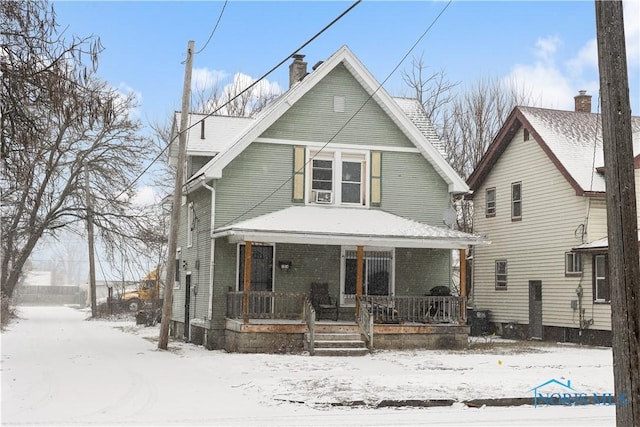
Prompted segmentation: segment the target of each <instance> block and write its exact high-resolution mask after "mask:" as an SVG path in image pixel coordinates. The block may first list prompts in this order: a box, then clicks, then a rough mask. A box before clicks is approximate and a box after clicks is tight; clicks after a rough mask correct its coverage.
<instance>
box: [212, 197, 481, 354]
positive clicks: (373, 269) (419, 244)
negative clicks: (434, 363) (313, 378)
mask: <svg viewBox="0 0 640 427" xmlns="http://www.w3.org/2000/svg"><path fill="white" fill-rule="evenodd" d="M212 237H214V238H216V239H219V238H226V240H227V241H228V243H229V244H236V245H238V251H237V265H238V267H237V271H238V279H237V286H236V289H235V290H233V289H229V290H228V292H226V313H225V348H226V349H227V350H229V351H255V352H258V351H259V352H263V351H269V352H273V351H276V352H277V351H280V352H282V351H286V352H290V351H298V350H303V349H307V350H309V351H310V352H311V353H312V354H313V352H314V341H315V337H314V335H315V334H316V332H317V330H318V329H326V328H328V327H329V325H334V326H338V325H339V326H340V327H341V328H342V329H345V330H346V329H349V330H350V331H351V332H353V333H357V334H358V335H360V336H361V337H362V338H363V340H364V341H365V343H366V345H367V347H368V348H369V349H370V350H373V349H374V348H376V349H381V348H452V347H461V346H464V345H466V341H467V335H468V332H469V331H468V327H467V326H466V289H465V287H464V283H465V282H466V280H465V279H464V278H462V280H461V281H460V283H461V284H462V286H461V287H460V289H458V290H456V292H455V295H451V294H449V293H445V294H434V293H432V292H431V291H432V290H433V289H437V288H447V289H448V285H450V283H451V274H452V272H451V269H452V267H451V251H452V250H458V251H459V252H460V259H461V264H462V265H461V266H460V272H461V274H462V275H464V272H465V271H466V267H465V265H464V262H465V258H466V257H465V253H466V252H465V249H466V248H467V247H468V246H469V245H474V244H478V243H482V242H483V239H482V238H480V237H478V236H473V235H470V234H466V233H461V232H458V231H455V230H451V229H449V228H445V227H433V226H429V225H426V224H422V223H419V222H416V221H412V220H409V219H406V218H402V217H399V216H396V215H392V214H389V213H386V212H384V211H380V210H367V209H346V208H318V207H308V206H306V207H293V208H288V209H284V210H282V211H278V212H274V213H271V214H267V215H263V216H261V217H257V218H254V219H251V220H247V221H243V222H240V223H237V224H235V225H231V226H228V227H225V228H220V229H217V230H215V231H214V233H213V234H212ZM314 248H315V249H314ZM276 252H277V255H276ZM227 253H228V252H227ZM316 285H325V286H324V289H325V292H326V295H325V298H324V299H323V300H322V301H319V300H318V298H317V296H316V295H314V293H313V292H312V290H313V289H314V287H315V286H316Z"/></svg>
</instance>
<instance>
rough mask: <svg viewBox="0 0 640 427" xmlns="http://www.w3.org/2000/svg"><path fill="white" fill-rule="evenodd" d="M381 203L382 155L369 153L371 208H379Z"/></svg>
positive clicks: (377, 152) (375, 152)
mask: <svg viewBox="0 0 640 427" xmlns="http://www.w3.org/2000/svg"><path fill="white" fill-rule="evenodd" d="M381 202H382V153H381V152H380V151H372V152H371V206H374V207H380V204H381Z"/></svg>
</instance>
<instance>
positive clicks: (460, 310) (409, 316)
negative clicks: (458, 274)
mask: <svg viewBox="0 0 640 427" xmlns="http://www.w3.org/2000/svg"><path fill="white" fill-rule="evenodd" d="M359 298H360V299H361V300H360V301H361V304H362V305H364V306H366V307H367V309H368V311H369V313H370V314H371V316H372V317H373V320H374V322H375V323H404V322H414V323H452V324H464V323H466V320H467V310H466V300H465V298H464V297H456V296H424V297H414V296H373V295H364V296H361V297H359Z"/></svg>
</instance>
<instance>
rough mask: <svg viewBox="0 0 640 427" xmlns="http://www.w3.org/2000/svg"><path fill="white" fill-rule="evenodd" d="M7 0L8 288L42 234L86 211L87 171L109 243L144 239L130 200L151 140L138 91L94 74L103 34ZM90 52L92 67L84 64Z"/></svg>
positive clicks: (140, 213) (141, 215)
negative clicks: (64, 24)
mask: <svg viewBox="0 0 640 427" xmlns="http://www.w3.org/2000/svg"><path fill="white" fill-rule="evenodd" d="M0 7H1V9H0V11H1V12H2V17H1V18H2V19H1V22H2V24H1V25H2V37H3V44H2V72H3V79H2V110H3V115H2V167H3V173H2V193H1V203H2V208H1V209H2V212H1V213H2V224H1V225H2V227H1V228H2V262H1V281H2V292H3V293H4V294H6V295H7V296H11V295H12V294H13V291H14V289H15V287H16V284H17V283H18V281H19V279H20V276H21V273H22V270H23V268H24V266H25V263H26V262H27V260H28V258H29V256H30V254H31V253H32V251H33V249H34V248H35V246H36V244H37V243H38V242H39V241H40V239H41V238H42V236H44V235H51V236H54V237H55V236H56V235H57V233H59V232H60V230H62V229H68V228H74V226H77V224H78V222H80V221H82V220H83V219H84V218H85V212H86V208H85V193H84V187H83V180H82V178H83V175H82V174H83V172H84V170H85V169H87V170H88V171H89V174H90V177H91V193H92V194H93V197H94V199H95V200H94V213H93V215H94V221H95V225H96V227H97V229H98V231H99V233H100V235H101V236H102V239H103V242H104V244H105V246H106V247H107V248H110V249H112V250H113V249H114V248H116V247H123V246H128V245H130V242H132V241H133V242H140V239H139V236H140V235H141V234H143V231H144V230H145V229H146V223H147V221H146V218H147V217H146V215H148V212H147V211H146V210H145V208H144V207H139V206H136V205H134V204H133V203H132V201H133V194H134V190H133V189H131V188H130V186H129V183H130V182H132V181H133V178H134V177H135V176H137V174H138V173H139V172H140V170H141V168H142V165H143V162H142V161H144V159H146V158H147V157H148V156H149V155H150V153H151V152H152V149H153V147H152V144H151V143H150V141H149V140H148V139H147V138H144V137H142V136H140V135H139V133H138V131H139V130H140V123H139V122H138V121H135V120H133V119H131V115H130V113H131V111H132V110H133V109H134V108H135V107H136V106H137V104H136V99H135V97H134V96H133V95H131V94H122V93H119V92H118V91H116V90H115V89H113V88H112V87H110V86H109V85H107V84H106V83H104V82H101V81H100V80H98V78H97V77H96V76H95V70H96V67H95V66H96V61H97V57H98V54H99V52H100V47H99V42H98V41H97V40H95V39H78V38H75V37H74V38H73V39H72V40H71V41H70V42H67V41H66V40H64V38H63V37H62V34H61V33H60V32H59V30H58V27H57V24H56V22H55V13H54V11H53V9H49V7H48V5H47V3H46V2H37V1H30V2H2V4H1V6H0ZM87 55H88V58H89V59H90V66H85V65H84V63H83V59H84V57H85V56H87ZM141 160H142V161H141ZM76 229H77V227H76ZM140 244H141V245H142V243H141V242H140Z"/></svg>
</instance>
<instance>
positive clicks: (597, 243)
mask: <svg viewBox="0 0 640 427" xmlns="http://www.w3.org/2000/svg"><path fill="white" fill-rule="evenodd" d="M638 242H640V231H638ZM608 248H609V237H608V236H607V237H603V238H602V239H598V240H594V241H593V242H588V243H583V244H582V245H580V246H576V247H575V248H573V250H574V251H578V252H580V251H606V250H607V249H608Z"/></svg>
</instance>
